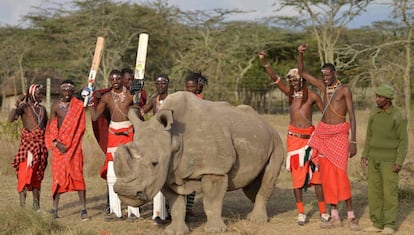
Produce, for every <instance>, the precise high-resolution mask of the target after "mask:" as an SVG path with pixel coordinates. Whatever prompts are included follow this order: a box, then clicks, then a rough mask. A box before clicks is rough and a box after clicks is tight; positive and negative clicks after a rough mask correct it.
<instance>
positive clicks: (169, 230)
mask: <svg viewBox="0 0 414 235" xmlns="http://www.w3.org/2000/svg"><path fill="white" fill-rule="evenodd" d="M162 193H163V194H164V196H165V198H166V199H167V201H168V203H169V204H170V208H171V224H170V225H168V226H167V227H166V228H165V234H166V235H182V234H188V233H189V232H190V230H189V229H188V227H187V225H186V224H185V196H183V195H178V194H177V193H175V192H173V191H172V190H171V189H169V188H166V187H164V188H163V189H162Z"/></svg>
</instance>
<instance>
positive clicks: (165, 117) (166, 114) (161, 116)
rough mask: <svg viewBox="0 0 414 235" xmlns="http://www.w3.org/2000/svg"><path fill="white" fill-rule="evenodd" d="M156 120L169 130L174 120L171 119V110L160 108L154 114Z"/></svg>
mask: <svg viewBox="0 0 414 235" xmlns="http://www.w3.org/2000/svg"><path fill="white" fill-rule="evenodd" d="M156 117H157V120H158V122H159V123H161V125H163V126H164V129H165V130H167V131H168V130H170V129H171V127H172V124H173V122H174V120H173V111H172V110H170V109H161V110H159V111H158V113H157V114H156Z"/></svg>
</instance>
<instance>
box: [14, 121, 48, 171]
mask: <svg viewBox="0 0 414 235" xmlns="http://www.w3.org/2000/svg"><path fill="white" fill-rule="evenodd" d="M44 137H45V130H42V129H40V128H36V129H33V130H28V129H26V128H23V129H22V133H21V138H20V147H19V150H18V151H17V154H16V156H15V157H14V159H13V162H12V165H13V167H14V168H15V169H16V173H17V172H19V165H20V163H21V162H24V161H25V160H26V158H27V152H28V151H30V152H31V153H32V154H33V160H32V166H34V165H36V164H39V167H38V168H37V169H34V170H36V171H35V173H36V174H37V175H38V176H39V179H43V176H44V172H45V169H46V166H47V157H48V153H47V148H46V145H45V138H44Z"/></svg>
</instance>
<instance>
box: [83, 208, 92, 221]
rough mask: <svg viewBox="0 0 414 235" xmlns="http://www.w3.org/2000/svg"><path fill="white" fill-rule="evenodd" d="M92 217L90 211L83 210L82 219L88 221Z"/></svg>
mask: <svg viewBox="0 0 414 235" xmlns="http://www.w3.org/2000/svg"><path fill="white" fill-rule="evenodd" d="M90 219H91V218H90V217H89V215H88V212H87V211H86V209H83V210H81V220H82V221H88V220H90Z"/></svg>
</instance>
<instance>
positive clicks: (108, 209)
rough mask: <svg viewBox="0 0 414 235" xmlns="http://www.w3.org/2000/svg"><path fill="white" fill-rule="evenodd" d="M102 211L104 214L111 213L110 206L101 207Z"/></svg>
mask: <svg viewBox="0 0 414 235" xmlns="http://www.w3.org/2000/svg"><path fill="white" fill-rule="evenodd" d="M102 211H103V212H104V213H105V214H106V215H110V214H111V207H109V205H105V207H104V208H103V209H102Z"/></svg>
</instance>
